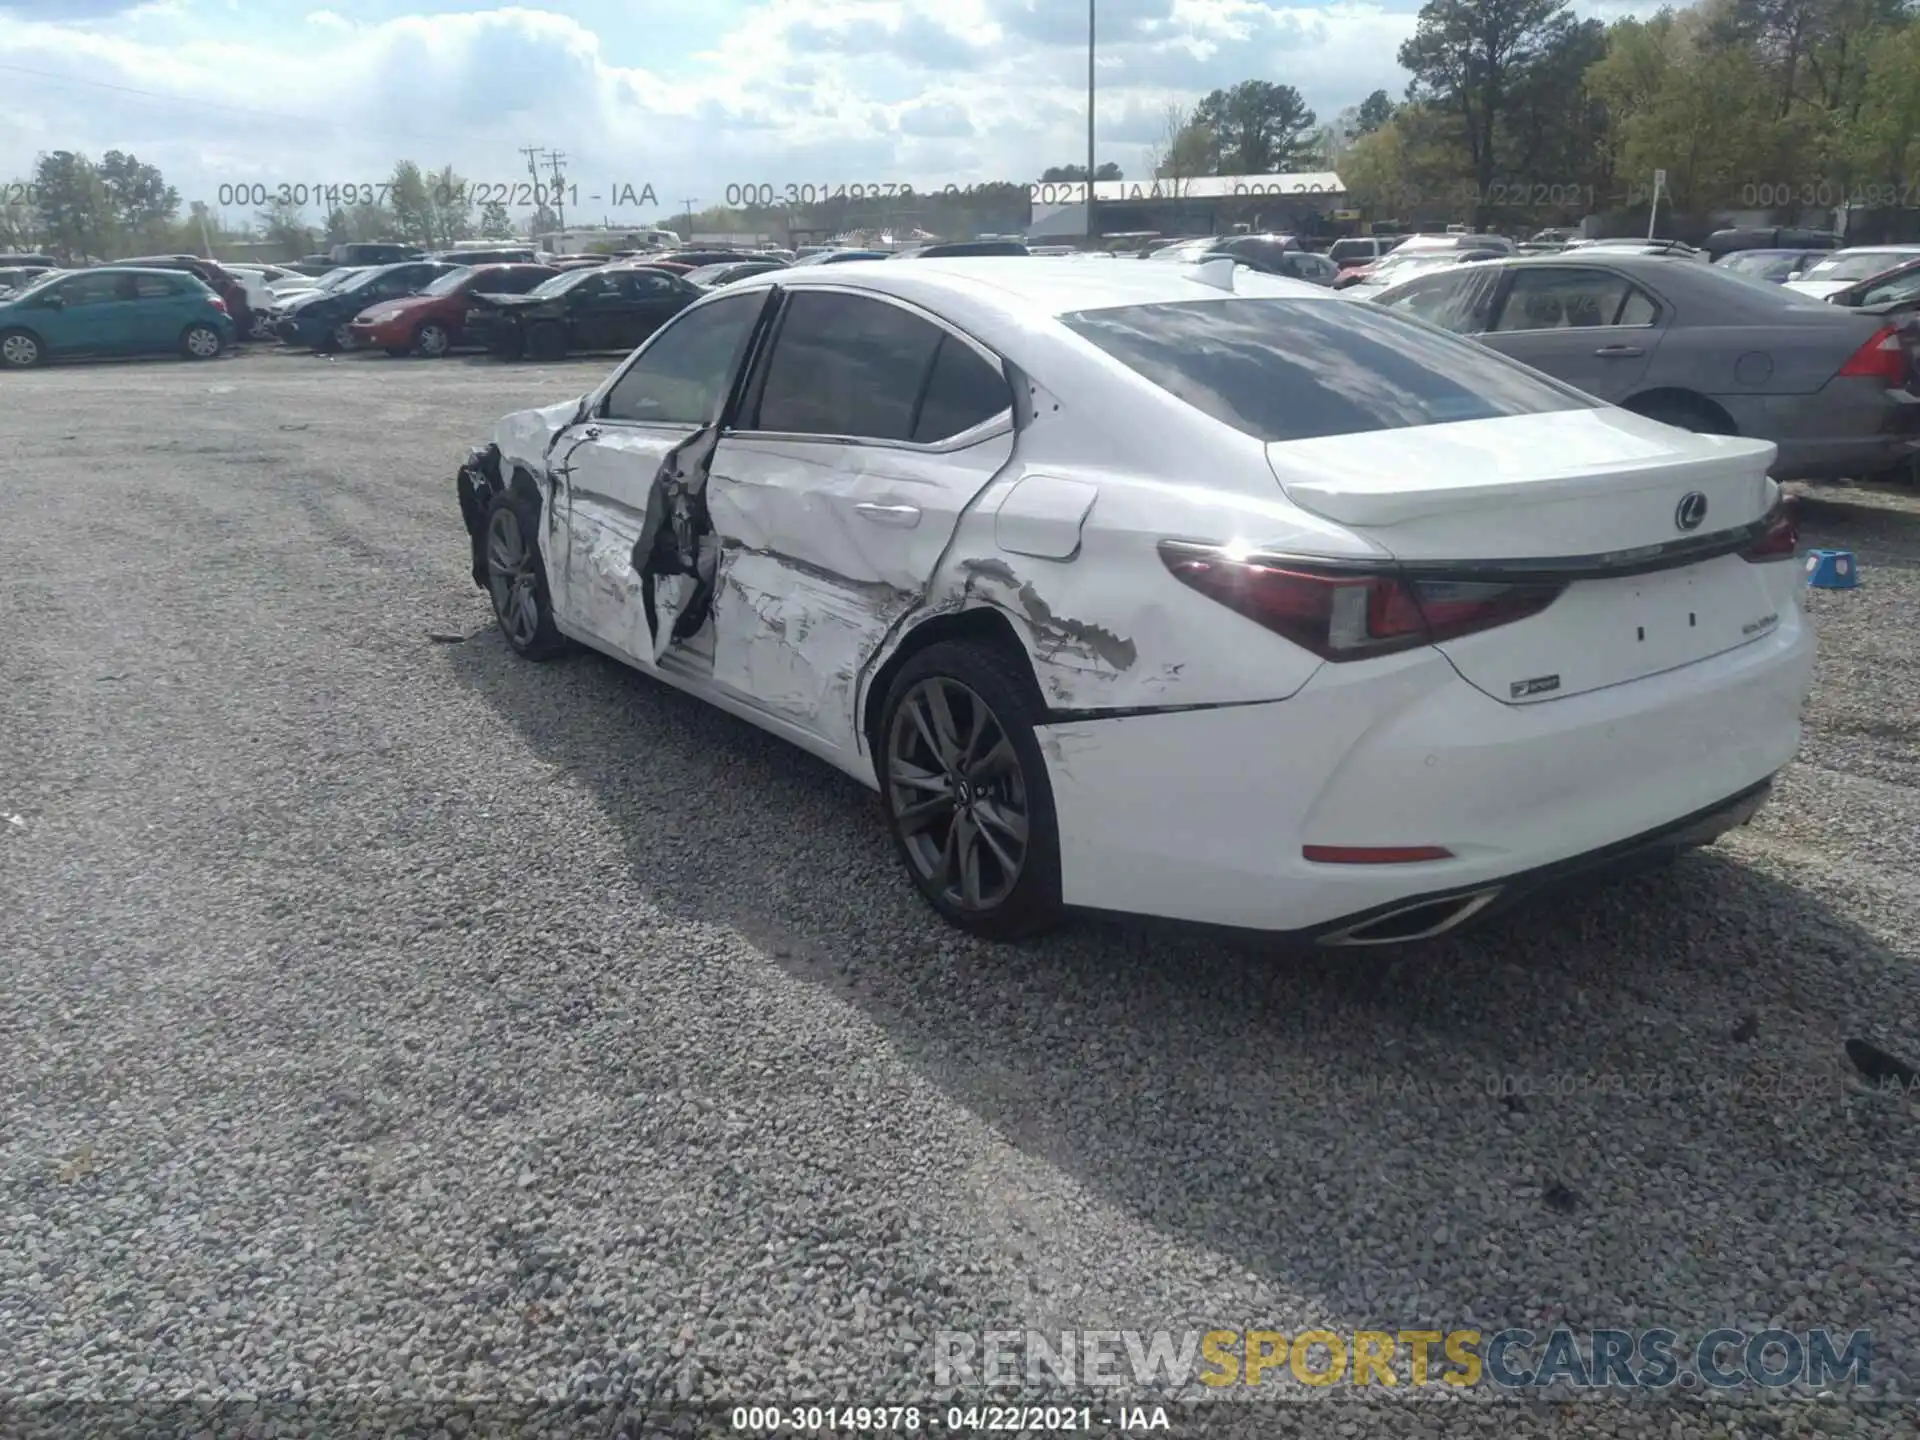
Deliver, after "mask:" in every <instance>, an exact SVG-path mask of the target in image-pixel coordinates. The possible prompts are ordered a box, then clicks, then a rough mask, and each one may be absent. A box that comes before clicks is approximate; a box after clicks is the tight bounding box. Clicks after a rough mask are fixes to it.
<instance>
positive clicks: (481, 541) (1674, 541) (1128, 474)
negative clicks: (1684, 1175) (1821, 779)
mask: <svg viewBox="0 0 1920 1440" xmlns="http://www.w3.org/2000/svg"><path fill="white" fill-rule="evenodd" d="M1695 268H1698V269H1700V270H1702V271H1704V270H1705V268H1706V267H1704V266H1700V267H1695ZM1722 278H1723V279H1724V280H1725V281H1726V283H1728V284H1740V283H1743V282H1739V281H1735V280H1732V279H1729V278H1727V277H1722ZM743 371H744V373H742V372H743ZM1035 394H1039V395H1044V396H1045V397H1047V401H1048V403H1047V404H1046V405H1044V406H1038V405H1030V404H1029V403H1027V402H1028V400H1029V398H1030V397H1031V396H1032V395H1035ZM1773 455H1774V447H1773V446H1772V445H1771V444H1768V443H1767V442H1765V441H1760V440H1741V439H1730V438H1724V437H1714V438H1708V437H1702V436H1696V435H1690V434H1687V433H1685V432H1683V431H1679V430H1675V429H1673V428H1671V427H1669V426H1665V425H1661V424H1659V423H1657V422H1654V421H1650V420H1646V419H1644V418H1642V417H1639V416H1635V415H1632V414H1629V413H1627V412H1625V411H1621V410H1617V409H1614V408H1612V407H1609V406H1606V405H1603V404H1601V403H1600V402H1599V401H1597V400H1594V399H1593V398H1592V397H1590V396H1587V395H1583V394H1581V393H1579V392H1578V391H1576V390H1574V389H1572V388H1571V387H1569V386H1566V385H1563V384H1561V383H1560V382H1558V381H1555V380H1551V379H1549V378H1547V377H1546V376H1543V375H1540V374H1538V373H1537V372H1534V371H1532V370H1529V369H1527V368H1526V367H1525V366H1521V365H1517V364H1515V363H1513V362H1512V361H1510V360H1508V359H1507V358H1506V357H1504V356H1502V355H1499V354H1497V353H1495V352H1494V351H1492V350H1489V349H1487V348H1486V347H1483V346H1479V345H1475V344H1472V343H1469V342H1466V341H1463V340H1460V339H1458V338H1456V337H1454V336H1451V335H1448V334H1446V333H1444V332H1442V331H1440V330H1438V329H1435V328H1433V327H1431V326H1427V325H1422V324H1419V323H1416V322H1413V321H1410V320H1408V319H1406V318H1404V317H1402V316H1400V315H1398V314H1395V313H1393V312H1391V311H1387V310H1382V309H1379V308H1378V307H1375V306H1372V305H1365V304H1349V303H1345V302H1342V301H1340V300H1338V299H1336V298H1335V297H1334V296H1333V295H1332V294H1331V293H1330V292H1328V291H1327V290H1325V289H1318V288H1313V289H1309V288H1308V287H1305V286H1302V285H1301V284H1300V283H1299V282H1297V281H1289V280H1283V279H1279V278H1277V277H1273V276H1268V275H1264V274H1259V273H1256V272H1253V271H1250V270H1246V269H1240V270H1234V271H1229V272H1228V275H1227V276H1226V277H1225V279H1224V280H1223V278H1222V277H1221V276H1219V275H1218V274H1209V273H1205V272H1203V271H1201V270H1198V269H1196V268H1189V267H1182V266H1145V267H1140V266H1088V265H1085V264H1082V263H1080V262H1078V261H1074V260H1046V259H1027V260H1021V261H1018V262H1017V263H1009V262H1006V261H1003V260H992V259H988V260H974V261H967V260H958V261H953V262H950V263H948V264H943V265H939V266H898V265H873V266H859V267H853V268H850V269H847V270H845V271H839V272H834V273H819V272H816V271H814V270H811V269H808V268H804V267H795V268H792V269H788V270H786V271H783V272H781V273H780V274H777V275H762V276H757V277H755V278H752V279H749V280H744V281H741V282H740V283H739V284H737V285H734V286H731V287H729V288H728V289H726V290H724V291H720V292H718V293H716V294H712V295H708V296H706V297H703V298H702V299H701V300H700V301H699V302H698V303H697V304H695V305H694V306H692V307H690V308H689V309H688V310H687V311H686V312H685V313H683V314H682V315H680V316H679V317H678V318H676V319H675V320H674V321H673V322H671V323H669V324H668V325H667V326H666V327H665V328H664V329H663V330H662V331H661V332H660V333H659V334H657V335H656V336H655V337H654V339H653V340H652V342H651V343H649V344H647V345H644V346H642V347H641V348H640V350H639V351H638V352H637V353H636V354H635V355H633V356H631V357H629V358H628V359H627V360H625V361H623V362H622V363H621V364H620V365H619V366H617V367H616V368H615V369H614V370H613V372H612V373H611V374H610V375H608V377H607V378H606V379H605V380H604V381H603V382H602V383H601V384H599V385H598V386H596V387H595V388H594V389H593V391H591V392H590V393H589V394H587V395H585V396H583V397H581V398H579V399H578V400H573V401H567V402H563V403H560V404H556V405H550V406H547V407H544V408H541V409H537V410H525V411H520V412H518V413H515V414H513V415H509V416H507V417H505V418H504V419H503V420H501V421H500V422H499V424H498V425H497V426H496V427H495V428H494V430H493V433H492V436H491V439H490V440H488V441H487V442H486V443H484V444H483V445H482V446H481V447H480V448H478V449H476V450H474V451H473V452H471V453H470V454H469V455H468V456H467V457H466V459H465V462H464V464H463V465H462V467H461V469H460V472H459V476H458V479H457V483H456V489H457V491H458V495H459V500H460V507H461V513H462V517H463V520H464V522H465V527H466V531H467V535H468V537H469V539H470V541H471V546H472V566H473V570H472V574H473V579H474V582H475V583H476V584H477V585H478V586H480V587H481V588H482V589H483V590H484V591H485V592H486V593H487V594H488V595H489V597H490V598H491V600H492V603H493V608H494V613H495V616H496V618H497V620H498V622H499V625H500V629H501V631H502V633H503V635H504V636H505V639H506V642H507V644H508V645H509V646H510V647H511V648H512V649H513V650H515V651H517V652H518V653H519V654H521V655H522V656H525V657H527V658H529V659H545V658H549V657H553V656H557V655H559V654H561V653H562V652H563V651H564V650H565V649H566V648H567V647H568V645H569V643H570V642H579V643H582V644H584V645H586V646H588V647H590V648H593V649H596V650H600V651H603V652H605V653H607V654H609V655H611V656H614V657H616V658H618V659H619V660H622V661H624V662H625V663H627V664H628V665H631V666H633V667H635V668H637V669H640V670H642V671H644V672H647V673H649V674H652V675H654V676H656V677H658V678H659V679H660V680H662V681H664V682H665V683H667V684H670V685H672V686H674V687H675V688H678V689H681V690H685V691H688V692H690V693H691V694H693V695H696V696H698V697H700V698H702V699H705V700H708V701H710V702H711V703H712V704H713V705H715V706H716V707H718V708H720V709H722V710H725V711H727V712H729V713H731V714H733V715H736V716H739V717H741V718H744V719H746V720H747V721H748V722H749V723H751V724H754V725H757V726H759V727H761V728H763V729H765V730H767V731H768V732H769V733H771V734H774V735H777V736H779V737H782V738H784V739H787V740H789V741H791V742H793V743H794V744H795V745H797V746H798V747H800V748H802V749H804V750H806V751H808V752H810V753H812V754H814V755H816V756H818V757H820V758H821V759H823V760H825V761H827V762H828V763H830V764H832V765H835V766H837V767H838V768H840V769H841V770H843V771H844V772H845V773H847V774H848V775H850V776H852V777H854V778H855V779H856V780H858V781H859V782H861V783H863V784H865V785H866V786H869V787H871V788H873V789H875V790H878V791H879V792H880V794H881V797H882V805H883V808H884V812H885V814H886V817H887V823H888V826H889V829H890V831H891V834H892V838H893V842H894V846H895V848H896V850H897V852H898V854H899V856H900V859H901V862H902V865H903V868H904V869H905V870H906V872H907V874H908V876H909V877H910V879H911V881H912V882H913V883H914V884H915V885H916V886H917V887H918V889H919V891H920V893H921V894H922V896H923V897H925V899H926V900H927V902H928V903H929V904H930V905H931V906H932V907H933V908H934V909H935V910H937V911H938V912H939V913H940V914H941V915H943V916H944V917H946V918H947V919H948V920H949V921H950V922H952V923H954V924H955V925H957V926H960V927H962V928H964V929H966V930H969V931H972V932H975V933H978V934H983V935H987V936H993V937H1014V936H1021V935H1027V934H1032V933H1035V932H1037V931H1041V930H1044V929H1046V928H1047V927H1048V926H1050V925H1051V924H1053V923H1054V922H1055V921H1056V920H1057V919H1058V918H1059V917H1060V915H1061V914H1062V912H1063V910H1064V909H1065V908H1066V907H1069V906H1072V907H1086V908H1090V909H1095V910H1117V911H1122V912H1130V913H1135V914H1153V915H1160V916H1167V917H1172V918H1175V919H1180V920H1194V921H1212V922H1222V923H1226V924H1231V925H1234V926H1243V927H1257V928H1262V929H1266V930H1271V931H1283V932H1294V933H1298V934H1303V935H1306V936H1310V937H1312V938H1314V939H1316V940H1318V941H1320V942H1321V943H1324V944H1331V945H1355V944H1370V943H1388V942H1393V941H1404V940H1408V939H1416V938H1423V937H1425V936H1429V935H1434V934H1438V933H1441V932H1443V931H1448V930H1451V929H1453V928H1455V927H1456V926H1458V925H1460V924H1462V923H1464V922H1466V921H1468V920H1470V919H1473V918H1476V917H1478V916H1482V915H1485V914H1489V913H1492V912H1493V911H1495V910H1496V909H1497V908H1498V907H1500V906H1501V905H1504V904H1506V903H1509V902H1511V901H1514V900H1516V899H1518V898H1521V897H1523V896H1525V895H1526V894H1528V893H1529V892H1533V891H1536V890H1537V889H1538V888H1539V887H1541V886H1542V885H1545V884H1548V883H1550V882H1553V881H1560V880H1565V879H1566V878H1567V877H1569V876H1576V875H1581V874H1583V873H1587V872H1589V871H1591V870H1592V869H1593V868H1594V867H1599V866H1604V865H1608V864H1611V863H1614V862H1616V861H1618V860H1620V859H1622V858H1624V857H1627V856H1639V857H1644V856H1650V855H1663V854H1671V853H1674V852H1677V851H1678V850H1680V849H1682V848H1685V847H1689V846H1694V845H1698V844H1702V843H1706V842H1707V841H1709V840H1711V839H1712V838H1713V837H1715V836H1717V835H1718V834H1720V833H1723V832H1724V831H1726V830H1728V829H1730V828H1732V827H1733V826H1736V825H1738V824H1740V823H1742V822H1743V821H1744V820H1746V819H1747V818H1748V817H1750V816H1751V815H1752V814H1753V813H1754V811H1755V809H1756V808H1757V807H1758V806H1759V805H1760V804H1761V802H1762V800H1763V799H1764V797H1765V795H1766V793H1767V788H1768V786H1769V784H1770V781H1771V777H1772V776H1773V775H1774V774H1775V773H1777V772H1778V771H1779V770H1780V769H1781V768H1782V767H1784V766H1786V765H1787V764H1788V763H1789V762H1790V761H1791V760H1792V759H1793V757H1794V755H1795V752H1796V750H1797V748H1798V746H1799V742H1800V711H1801V706H1802V703H1803V702H1804V700H1805V698H1806V695H1807V691H1808V686H1809V679H1810V667H1811V662H1812V652H1813V645H1814V641H1813V635H1812V630H1811V627H1810V626H1808V625H1807V624H1806V623H1805V622H1804V621H1803V619H1802V616H1801V608H1800V596H1801V595H1802V593H1803V581H1802V579H1801V574H1800V569H1799V567H1798V566H1797V565H1795V564H1794V563H1792V562H1793V559H1794V556H1795V543H1796V542H1795V532H1794V528H1793V523H1792V519H1791V515H1790V513H1788V512H1787V511H1786V510H1784V509H1783V507H1782V506H1781V504H1780V500H1779V488H1778V487H1777V486H1776V485H1774V484H1773V483H1771V482H1770V481H1769V480H1768V479H1767V467H1768V464H1769V462H1770V461H1771V460H1772V458H1773ZM643 517H645V518H643ZM856 537H857V543H853V541H854V539H855V538H856ZM1520 562H1524V565H1523V568H1522V573H1520V574H1514V573H1511V572H1512V570H1513V568H1514V567H1515V566H1516V564H1519V563H1520ZM1627 577H1632V578H1631V581H1630V582H1629V580H1628V578H1627ZM714 743H715V744H716V745H719V744H724V743H725V740H724V738H723V736H722V734H721V733H720V732H715V735H714ZM794 823H796V824H798V823H802V822H800V821H798V820H796V821H795V822H794Z"/></svg>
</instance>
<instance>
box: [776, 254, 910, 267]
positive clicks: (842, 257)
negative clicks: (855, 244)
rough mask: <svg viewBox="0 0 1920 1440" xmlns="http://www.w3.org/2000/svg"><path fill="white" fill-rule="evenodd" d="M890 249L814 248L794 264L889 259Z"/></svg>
mask: <svg viewBox="0 0 1920 1440" xmlns="http://www.w3.org/2000/svg"><path fill="white" fill-rule="evenodd" d="M892 258H893V252H892V251H891V250H816V251H814V252H813V253H812V254H811V255H802V256H801V257H800V258H799V259H798V260H795V261H794V262H793V263H794V264H795V265H844V264H846V263H847V262H848V261H849V260H890V259H892Z"/></svg>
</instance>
